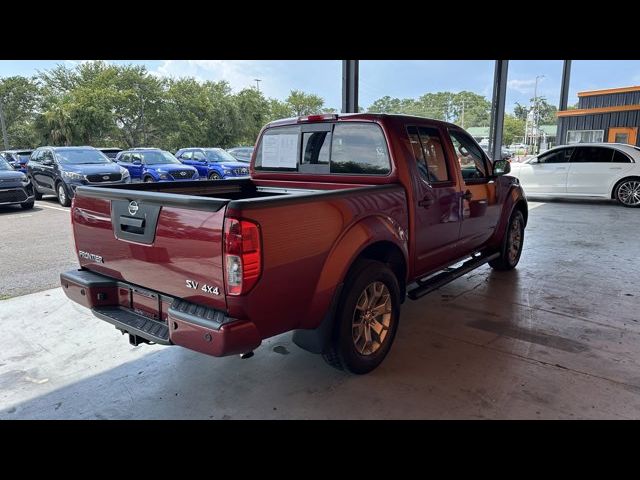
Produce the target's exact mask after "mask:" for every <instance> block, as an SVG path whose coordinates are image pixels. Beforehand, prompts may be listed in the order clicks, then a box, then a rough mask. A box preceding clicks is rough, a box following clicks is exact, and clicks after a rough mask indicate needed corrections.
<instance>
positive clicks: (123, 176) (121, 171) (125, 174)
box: [120, 167, 129, 179]
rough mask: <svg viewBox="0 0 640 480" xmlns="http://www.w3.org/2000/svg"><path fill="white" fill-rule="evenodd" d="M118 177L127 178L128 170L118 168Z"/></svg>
mask: <svg viewBox="0 0 640 480" xmlns="http://www.w3.org/2000/svg"><path fill="white" fill-rule="evenodd" d="M120 175H122V178H123V179H125V178H127V177H128V176H129V170H127V169H126V168H124V167H120Z"/></svg>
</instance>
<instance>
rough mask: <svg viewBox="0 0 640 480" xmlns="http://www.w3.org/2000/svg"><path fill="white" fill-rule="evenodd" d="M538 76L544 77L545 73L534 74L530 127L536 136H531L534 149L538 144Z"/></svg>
mask: <svg viewBox="0 0 640 480" xmlns="http://www.w3.org/2000/svg"><path fill="white" fill-rule="evenodd" d="M539 78H545V75H536V85H535V87H534V88H533V108H534V110H533V128H532V129H531V134H532V136H533V134H535V135H536V136H535V137H534V138H532V140H533V141H532V142H531V143H532V145H533V147H534V150H537V145H538V139H537V137H538V120H539V118H538V113H539V110H538V79H539ZM533 153H538V152H536V151H534V152H533Z"/></svg>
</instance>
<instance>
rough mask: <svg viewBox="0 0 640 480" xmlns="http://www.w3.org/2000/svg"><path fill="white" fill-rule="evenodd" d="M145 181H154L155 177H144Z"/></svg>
mask: <svg viewBox="0 0 640 480" xmlns="http://www.w3.org/2000/svg"><path fill="white" fill-rule="evenodd" d="M143 182H144V183H153V177H144V180H143Z"/></svg>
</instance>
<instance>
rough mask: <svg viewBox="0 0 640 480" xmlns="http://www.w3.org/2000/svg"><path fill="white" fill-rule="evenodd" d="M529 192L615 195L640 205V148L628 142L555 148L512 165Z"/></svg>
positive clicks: (629, 204)
mask: <svg viewBox="0 0 640 480" xmlns="http://www.w3.org/2000/svg"><path fill="white" fill-rule="evenodd" d="M511 175H512V176H514V177H517V178H518V179H519V180H520V183H521V184H522V187H523V189H524V190H525V192H526V193H527V194H531V195H534V194H535V195H541V196H554V197H600V198H612V199H615V200H617V201H618V203H620V204H621V205H623V206H625V207H640V148H639V147H635V146H633V145H627V144H624V143H591V144H587V143H581V144H579V145H564V146H561V147H554V148H552V149H550V150H547V151H546V152H544V153H542V154H540V155H538V156H536V157H533V158H531V159H529V160H527V161H525V162H523V163H514V164H512V165H511Z"/></svg>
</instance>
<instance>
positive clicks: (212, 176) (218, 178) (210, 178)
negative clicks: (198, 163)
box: [209, 172, 222, 180]
mask: <svg viewBox="0 0 640 480" xmlns="http://www.w3.org/2000/svg"><path fill="white" fill-rule="evenodd" d="M221 178H222V177H221V176H220V175H218V174H217V173H216V172H213V173H210V174H209V180H220V179H221Z"/></svg>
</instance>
